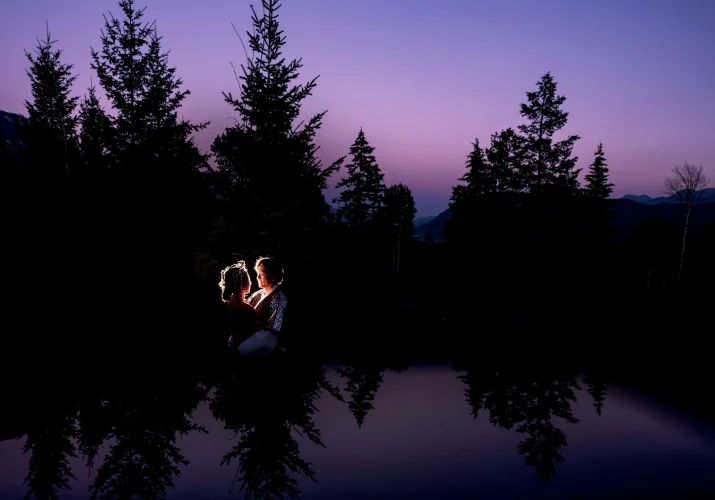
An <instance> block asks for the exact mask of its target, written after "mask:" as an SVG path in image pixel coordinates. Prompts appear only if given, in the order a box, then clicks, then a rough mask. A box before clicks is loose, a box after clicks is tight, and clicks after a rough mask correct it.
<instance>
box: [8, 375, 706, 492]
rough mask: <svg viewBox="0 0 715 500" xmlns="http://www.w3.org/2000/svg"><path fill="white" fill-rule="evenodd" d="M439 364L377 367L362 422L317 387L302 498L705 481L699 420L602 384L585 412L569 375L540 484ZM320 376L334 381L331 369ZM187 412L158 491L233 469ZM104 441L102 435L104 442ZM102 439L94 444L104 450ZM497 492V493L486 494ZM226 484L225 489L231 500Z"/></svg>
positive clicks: (220, 446) (203, 484)
mask: <svg viewBox="0 0 715 500" xmlns="http://www.w3.org/2000/svg"><path fill="white" fill-rule="evenodd" d="M457 375H458V374H457V372H455V371H453V370H451V369H450V368H449V367H446V366H445V367H442V366H425V367H412V368H411V369H409V370H408V371H407V372H403V373H393V372H386V373H385V374H384V382H383V384H382V386H381V387H380V389H379V390H378V391H377V394H376V396H375V400H374V409H373V410H371V411H370V412H369V413H368V414H367V416H366V417H365V421H364V423H363V426H362V428H360V429H359V428H358V426H357V425H356V423H355V418H354V417H353V415H352V413H351V412H350V411H349V409H348V407H347V405H346V404H345V403H341V402H339V401H337V400H335V399H334V398H332V397H331V396H329V395H327V394H325V393H323V396H322V397H321V399H320V400H319V401H318V402H317V407H318V410H319V412H318V413H317V414H316V416H315V423H316V426H317V427H318V428H319V429H320V431H321V433H322V436H323V442H324V443H325V445H326V448H321V447H319V446H316V445H314V444H312V443H311V442H309V441H308V440H307V439H299V442H300V444H301V452H302V456H303V458H304V459H306V460H307V461H308V462H311V464H312V465H313V467H314V470H315V472H316V478H317V479H318V483H317V484H316V483H313V482H311V481H310V480H309V479H307V478H304V477H301V478H299V488H300V489H301V490H302V495H301V496H302V498H304V499H306V500H309V499H311V498H375V497H380V496H383V495H384V496H386V497H395V496H399V497H403V496H404V495H406V494H409V495H410V498H455V497H461V496H462V495H464V497H470V498H471V497H473V496H474V495H477V494H480V493H481V494H482V495H484V494H487V495H489V494H490V493H493V494H494V495H495V496H498V497H499V498H504V496H509V495H513V496H514V497H517V498H554V497H564V498H573V497H574V495H575V494H583V493H588V494H591V495H594V496H596V497H598V496H601V495H608V496H610V495H609V493H611V492H614V491H618V492H627V491H630V490H644V489H648V490H651V489H652V490H655V491H661V492H662V491H665V490H668V489H670V488H689V487H698V486H699V487H703V486H708V487H710V488H712V489H713V491H715V477H713V474H712V472H713V471H715V439H713V434H712V433H711V432H710V431H709V430H708V429H707V428H705V427H703V426H702V425H701V424H699V423H697V422H695V421H693V420H692V419H688V418H685V417H683V416H681V415H678V414H677V413H675V412H672V411H670V410H668V409H667V408H665V407H663V406H661V405H658V404H656V403H654V402H651V401H648V400H646V399H644V398H642V397H640V396H637V395H635V394H632V393H630V392H628V391H625V390H622V389H618V388H613V387H609V390H608V393H607V394H606V399H605V403H604V406H603V415H602V416H601V417H599V416H598V415H597V414H596V411H595V408H594V407H593V402H592V399H591V396H590V395H589V394H588V393H587V392H586V385H585V384H584V383H583V382H582V381H579V385H580V386H581V388H582V390H581V391H577V396H578V401H577V402H576V403H574V404H573V406H572V409H573V414H574V416H575V417H577V418H578V419H580V422H579V423H577V424H569V423H567V422H565V421H563V420H561V419H559V418H553V422H554V424H555V425H556V426H557V427H559V428H560V429H561V430H562V431H564V432H565V434H566V437H567V445H566V446H565V447H563V448H561V450H560V453H561V454H562V455H563V456H564V458H565V459H566V460H565V462H563V463H561V464H557V465H556V473H555V475H554V477H553V478H552V480H551V482H550V483H549V484H546V485H544V484H541V483H540V482H539V480H538V479H537V477H536V472H535V469H534V468H533V467H527V466H525V465H524V458H525V457H524V455H520V454H519V453H518V443H519V441H521V440H523V439H524V438H525V436H524V435H523V434H519V433H517V432H515V431H509V430H504V429H501V428H497V427H495V426H494V425H492V424H491V423H489V419H488V413H486V412H485V411H484V410H482V411H480V414H479V417H478V419H477V420H475V419H474V418H473V416H472V415H471V414H470V411H471V409H470V407H469V406H468V404H467V403H466V401H465V398H464V389H465V385H464V383H463V382H462V381H461V380H459V379H458V378H457ZM328 378H329V380H330V381H332V382H333V383H335V384H337V385H338V386H339V387H341V388H342V387H344V382H343V381H342V380H341V378H340V377H339V375H338V374H337V373H336V372H335V371H334V370H332V369H331V370H329V374H328ZM195 418H196V420H197V421H198V422H199V423H200V424H202V425H204V426H205V427H206V428H207V429H208V430H209V435H205V434H198V433H193V434H191V435H189V436H185V437H183V438H180V440H179V443H178V445H179V446H180V447H181V448H182V450H183V452H184V454H185V456H186V457H187V458H188V459H189V461H190V465H189V466H188V467H186V468H184V471H183V473H182V476H181V477H179V478H178V479H177V481H176V484H177V487H176V489H175V490H174V491H170V492H169V495H168V496H169V498H170V499H181V498H205V499H210V498H228V497H229V495H228V491H229V488H230V485H231V482H232V480H233V477H234V475H235V471H236V469H235V467H234V465H233V464H231V465H230V466H221V465H219V464H220V462H221V459H222V457H223V455H224V454H225V453H226V452H227V451H228V450H229V449H230V447H231V445H232V438H233V433H232V432H230V431H226V430H224V429H223V426H222V424H221V423H220V422H217V421H216V420H215V419H214V418H213V416H212V415H211V412H210V410H209V408H208V405H207V404H202V405H201V406H200V407H199V408H198V409H197V411H196V412H195ZM22 444H23V440H17V441H5V442H3V443H0V463H1V464H2V467H0V497H1V498H3V499H5V498H8V499H11V498H21V497H22V495H23V494H24V492H25V489H24V487H23V485H22V480H23V478H24V477H25V475H26V473H27V464H28V458H29V457H28V456H27V455H22V454H21V447H22ZM105 447H106V445H105ZM105 449H106V448H105ZM73 470H74V472H75V475H76V476H77V477H78V479H77V480H76V481H74V482H73V485H72V486H73V491H72V492H68V493H66V494H63V495H62V496H61V497H62V498H86V497H87V493H86V492H87V485H88V483H89V480H88V477H87V469H86V467H85V466H84V465H83V464H82V463H81V462H80V461H78V460H74V461H73ZM497 492H499V493H498V495H497ZM239 496H240V495H238V493H237V491H236V490H234V492H233V493H232V494H231V495H230V497H233V498H237V497H239Z"/></svg>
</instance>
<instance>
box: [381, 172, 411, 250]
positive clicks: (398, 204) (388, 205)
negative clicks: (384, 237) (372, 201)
mask: <svg viewBox="0 0 715 500" xmlns="http://www.w3.org/2000/svg"><path fill="white" fill-rule="evenodd" d="M416 213H417V209H416V208H415V199H414V198H413V197H412V191H411V190H410V188H409V187H407V186H406V185H405V184H393V185H391V186H389V187H388V188H387V189H385V196H384V214H385V222H386V224H388V225H389V226H390V227H391V228H393V229H394V230H396V232H397V235H398V236H399V237H400V238H412V236H413V234H414V232H415V214H416Z"/></svg>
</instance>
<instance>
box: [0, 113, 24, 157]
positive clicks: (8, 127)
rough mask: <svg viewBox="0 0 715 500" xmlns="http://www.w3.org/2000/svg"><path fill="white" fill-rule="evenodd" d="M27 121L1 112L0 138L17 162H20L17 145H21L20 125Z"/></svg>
mask: <svg viewBox="0 0 715 500" xmlns="http://www.w3.org/2000/svg"><path fill="white" fill-rule="evenodd" d="M24 120H26V118H25V117H24V116H22V115H18V114H17V113H9V112H7V111H2V110H0V137H2V140H4V141H5V146H6V147H7V149H8V150H9V151H10V154H11V155H12V157H13V158H14V160H15V161H18V160H19V155H18V151H17V148H16V144H20V130H19V124H20V123H21V122H23V121H24Z"/></svg>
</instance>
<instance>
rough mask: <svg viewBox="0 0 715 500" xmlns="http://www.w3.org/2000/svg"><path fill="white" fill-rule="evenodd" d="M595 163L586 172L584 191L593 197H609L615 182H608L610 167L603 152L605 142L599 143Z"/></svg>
mask: <svg viewBox="0 0 715 500" xmlns="http://www.w3.org/2000/svg"><path fill="white" fill-rule="evenodd" d="M594 155H595V158H594V160H593V163H591V165H590V166H589V168H588V173H587V174H586V177H585V178H586V187H585V189H584V191H585V192H586V194H587V195H589V196H591V197H593V198H600V199H604V200H605V199H607V198H608V197H609V196H611V193H612V192H613V184H611V183H610V182H608V167H607V165H608V164H607V163H606V157H605V156H604V153H603V143H599V144H598V148H597V149H596V152H595V153H594Z"/></svg>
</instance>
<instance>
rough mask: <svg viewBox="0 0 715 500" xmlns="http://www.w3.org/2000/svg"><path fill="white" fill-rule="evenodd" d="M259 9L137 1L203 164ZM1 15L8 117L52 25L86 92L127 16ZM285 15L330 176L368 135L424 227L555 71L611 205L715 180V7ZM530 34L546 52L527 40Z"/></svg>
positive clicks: (703, 2)
mask: <svg viewBox="0 0 715 500" xmlns="http://www.w3.org/2000/svg"><path fill="white" fill-rule="evenodd" d="M249 3H251V2H249V1H248V0H242V1H235V0H232V1H229V0H217V1H213V2H209V3H204V4H201V5H200V10H197V8H198V5H197V4H196V3H194V2H188V1H184V0H175V1H171V2H170V1H169V0H153V1H152V2H146V1H139V2H138V3H137V5H138V6H139V7H142V6H144V5H147V4H148V8H147V10H146V18H147V20H151V19H157V21H158V22H157V25H158V29H159V32H160V34H162V35H163V36H164V41H165V47H166V48H167V49H170V50H171V56H170V62H171V64H172V65H174V66H176V67H177V71H178V74H179V75H180V76H181V77H182V78H183V79H184V81H185V86H186V88H189V89H191V91H192V95H191V96H190V97H189V98H188V99H187V101H186V105H185V108H184V115H185V116H186V117H188V118H191V119H192V120H194V121H211V122H212V123H211V125H210V126H209V128H208V129H207V130H205V131H203V132H201V133H200V134H199V135H198V136H197V142H198V144H199V145H200V147H201V148H202V149H203V150H208V147H209V145H210V144H211V141H212V140H213V138H214V137H215V136H216V134H218V133H220V132H221V131H222V130H223V128H225V127H226V126H228V125H229V124H231V123H232V120H231V119H230V117H231V116H232V115H233V112H232V110H231V109H230V108H229V107H228V105H227V104H225V103H224V102H223V98H222V96H221V91H232V92H233V93H234V95H235V94H236V93H237V84H236V81H235V78H234V75H233V72H232V70H231V67H230V65H229V61H233V62H234V63H236V64H240V63H241V62H243V61H244V60H245V56H244V53H243V49H242V47H241V44H240V42H239V41H238V39H237V38H236V35H235V34H234V32H233V29H232V28H231V22H233V23H235V25H236V27H237V29H238V30H239V33H243V32H245V31H246V30H247V29H250V9H249ZM252 3H256V4H258V3H259V2H252ZM3 11H4V12H3V13H4V14H6V15H4V16H2V17H1V18H0V43H1V44H2V46H3V48H4V50H3V52H2V54H0V67H1V68H2V69H3V78H2V83H1V86H0V89H1V90H2V92H0V109H2V110H5V111H10V112H19V113H24V107H23V101H24V100H25V99H27V98H29V96H30V89H29V84H28V81H27V77H26V75H25V73H24V70H25V68H26V67H27V64H26V60H25V59H24V56H23V49H28V50H32V48H33V47H34V46H35V43H36V42H35V37H37V36H42V35H43V33H44V30H45V20H47V21H48V22H49V26H50V31H51V33H52V35H53V38H55V39H57V40H58V42H59V43H58V47H59V48H62V49H63V51H64V56H65V61H66V62H69V63H73V64H74V65H75V70H76V72H77V73H79V75H80V76H79V78H78V79H77V82H76V89H77V93H78V94H81V93H83V92H84V89H85V88H86V87H87V86H88V85H89V82H90V78H91V77H92V76H93V72H92V71H91V69H90V57H89V47H90V45H91V46H93V47H95V48H98V47H99V45H100V40H99V36H100V29H101V28H102V26H103V19H102V14H104V13H106V12H108V11H111V12H112V13H115V14H117V13H118V12H119V8H118V5H117V1H115V0H92V1H90V0H76V1H74V2H72V3H71V4H66V3H63V4H62V5H60V4H59V3H50V2H43V1H40V0H26V1H24V2H13V3H12V6H6V7H4V9H3ZM280 14H281V17H280V19H281V26H282V28H283V29H284V32H285V35H286V37H287V46H286V51H285V54H284V55H285V56H286V57H287V58H293V57H297V56H300V57H303V62H304V67H303V69H302V71H301V78H300V81H307V80H309V79H311V78H313V77H314V76H317V75H320V78H319V79H318V87H317V88H316V90H315V92H314V95H313V96H312V97H311V98H309V99H308V100H307V101H306V103H305V106H304V114H305V115H308V114H312V113H315V112H319V111H323V110H326V109H327V110H328V113H327V115H326V117H325V121H324V126H323V130H322V131H321V132H320V134H319V137H318V139H319V143H320V144H321V146H322V147H321V156H322V157H323V160H324V162H325V163H326V164H328V163H330V162H332V161H333V160H334V159H335V158H337V157H339V156H342V155H345V154H347V152H348V148H349V146H350V144H351V143H352V142H353V140H354V139H355V137H356V135H357V133H358V130H359V129H360V127H363V128H364V130H365V133H366V135H367V138H368V140H369V141H370V142H371V143H372V144H373V145H374V146H375V148H376V151H375V154H376V156H377V160H378V162H379V164H380V166H381V167H382V169H383V171H384V172H385V178H386V181H387V182H388V183H397V182H402V183H405V184H407V185H408V186H409V187H410V188H411V189H412V191H413V194H414V196H415V200H416V202H417V206H418V210H419V213H418V215H436V214H437V213H439V212H441V211H442V210H444V209H445V208H446V207H447V202H448V199H449V196H450V189H451V187H452V186H453V185H454V184H455V182H456V179H457V178H458V177H460V176H461V175H462V174H463V172H464V161H465V157H466V155H467V153H468V152H469V150H470V147H471V142H472V141H473V140H474V138H475V137H479V139H480V141H481V143H482V144H483V145H486V144H488V142H489V136H490V135H491V134H492V133H493V132H496V131H498V130H500V129H502V128H506V127H515V126H517V125H519V124H520V123H522V120H521V117H520V116H519V105H520V103H521V102H523V101H524V100H525V92H526V91H530V90H533V88H534V86H535V84H536V81H537V80H538V79H539V77H540V76H541V75H542V74H543V73H545V72H546V71H551V72H552V74H553V75H554V77H555V79H556V81H557V82H558V84H559V91H560V93H561V94H564V95H565V96H566V97H567V100H566V103H565V106H564V108H565V109H566V110H567V111H569V112H570V121H569V124H568V125H567V127H566V129H564V132H565V133H568V134H578V135H580V136H581V137H582V138H581V140H580V141H579V142H578V143H577V146H576V148H575V154H577V155H578V156H579V167H581V168H584V169H586V168H587V166H588V164H589V163H591V161H592V156H593V152H594V151H595V148H596V145H597V144H598V143H599V142H603V144H604V149H605V152H606V157H607V159H608V163H609V167H610V168H611V180H612V182H614V183H615V184H616V191H615V193H614V195H615V196H622V195H624V194H626V193H632V194H649V195H651V196H659V195H661V194H662V185H663V177H664V176H665V175H667V173H668V170H669V169H670V168H671V167H672V165H674V164H676V163H682V162H683V161H689V162H692V163H696V164H703V165H704V166H705V167H706V169H707V171H708V172H709V173H710V176H711V177H712V178H715V142H714V141H713V140H712V136H713V132H714V130H713V129H714V128H715V127H714V125H715V118H713V117H714V116H715V97H714V96H713V94H712V91H711V90H712V88H715V65H713V64H712V63H711V59H712V58H711V53H710V50H709V49H710V47H713V46H715V31H713V30H712V29H711V22H710V20H712V19H713V18H714V17H715V3H712V2H709V1H708V0H692V1H689V2H687V3H686V2H682V3H681V2H678V1H677V0H667V1H666V0H654V1H652V2H648V3H641V2H635V1H632V2H617V1H615V0H608V1H598V2H597V1H595V0H590V1H584V2H578V3H576V2H568V1H567V0H545V1H543V2H539V3H538V5H537V3H533V2H529V1H527V0H509V1H506V0H505V1H503V2H487V1H482V2H477V1H467V0H452V1H450V2H449V3H448V4H446V5H445V3H444V2H441V1H438V0H416V1H415V2H412V3H411V4H410V9H409V10H400V9H399V6H398V5H397V3H386V2H380V1H378V0H363V1H361V2H357V1H354V0H349V1H348V0H346V1H341V2H324V1H321V0H301V1H300V2H296V1H292V0H285V2H284V6H283V8H282V9H281V11H280ZM537 26H538V27H539V29H535V27H537ZM535 32H538V33H540V34H539V38H538V39H534V38H529V35H528V34H529V33H535ZM94 81H95V83H96V77H94ZM333 194H334V191H332V190H330V191H329V192H328V193H327V198H328V200H330V199H331V198H332V196H333Z"/></svg>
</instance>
